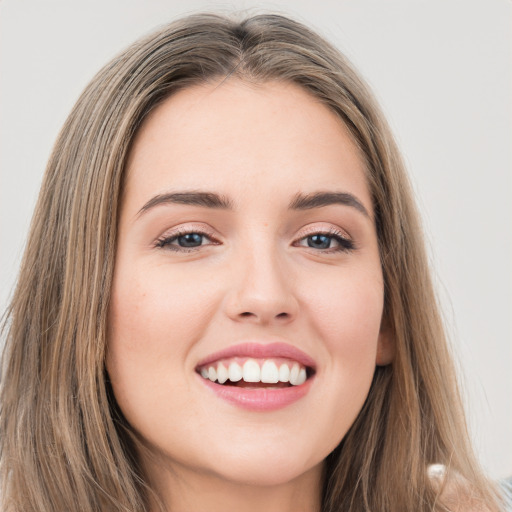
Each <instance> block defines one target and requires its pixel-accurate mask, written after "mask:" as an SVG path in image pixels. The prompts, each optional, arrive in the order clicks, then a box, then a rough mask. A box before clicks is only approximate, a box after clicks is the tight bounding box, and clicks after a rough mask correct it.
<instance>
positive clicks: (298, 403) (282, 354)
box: [106, 80, 391, 484]
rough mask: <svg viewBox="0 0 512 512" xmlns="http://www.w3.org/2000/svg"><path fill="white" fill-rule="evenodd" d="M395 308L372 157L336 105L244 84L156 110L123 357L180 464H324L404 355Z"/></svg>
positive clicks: (138, 159)
mask: <svg viewBox="0 0 512 512" xmlns="http://www.w3.org/2000/svg"><path fill="white" fill-rule="evenodd" d="M382 310H383V279H382V272H381V266H380V261H379V253H378V246H377V238H376V232H375V226H374V221H373V211H372V203H371V199H370V194H369V190H368V187H367V184H366V180H365V169H364V164H363V161H362V159H361V157H360V155H359V153H358V150H357V149H356V147H355V145H354V144H353V143H352V141H351V139H350V137H349V135H348V132H347V130H346V128H345V127H344V125H343V124H342V123H341V122H340V120H339V119H338V118H337V117H336V116H335V115H334V114H333V113H332V112H331V111H329V110H328V109H327V108H326V107H325V106H322V105H321V104H320V103H319V102H318V101H317V100H315V99H314V98H312V97H311V96H310V95H309V94H308V93H306V92H304V91H303V90H301V89H300V88H298V87H297V86H295V85H291V84H283V83H265V84H261V85H257V86H255V85H248V84H245V83H243V82H241V81H236V80H234V81H229V80H228V81H227V82H225V83H223V84H222V85H220V86H215V85H204V86H195V87H192V88H189V89H186V90H183V91H181V92H179V93H177V94H175V95H174V96H172V97H171V98H169V99H168V100H166V101H165V102H164V103H163V104H162V105H160V106H159V107H158V108H157V109H155V110H154V111H153V113H152V114H151V115H150V117H149V118H148V119H147V120H146V121H145V123H144V124H143V126H142V128H141V129H140V131H139V133H138V135H137V137H136V139H135V141H134V145H133V147H132V150H131V153H130V157H129V161H128V164H127V177H126V188H125V191H124V197H123V202H122V207H121V213H120V224H119V238H118V247H117V256H116V262H115V275H114V282H113V289H112V296H111V309H110V317H109V340H108V351H107V361H106V363H107V370H108V373H109V376H110V379H111V382H112V386H113V390H114V394H115V397H116V400H117V402H118V404H119V406H120V408H121V410H122V411H123V413H124V415H125V417H126V419H127V420H128V422H129V423H130V424H131V426H132V427H133V429H134V430H135V431H136V432H137V433H138V435H139V436H140V438H141V439H142V440H143V442H144V444H145V445H146V446H147V447H149V448H150V450H151V452H152V453H153V454H154V455H157V457H156V459H158V461H159V464H161V466H162V467H163V468H166V469H167V470H169V471H172V472H179V471H181V470H183V471H185V470H186V471H191V472H197V473H199V472H206V473H208V474H211V475H215V476H216V477H218V478H221V479H225V480H230V481H233V482H245V483H257V484H272V483H279V482H285V481H291V480H293V479H296V478H299V477H300V476H301V475H303V474H305V473H306V472H308V471H312V470H315V469H320V468H321V466H322V461H323V459H324V458H325V457H326V456H327V455H328V454H329V453H330V452H331V451H332V450H333V449H334V448H335V447H336V445H337V444H338V443H339V442H340V441H341V439H342V438H343V436H344V435H345V434H346V432H347V431H348V429H349V428H350V426H351V425H352V423H353V422H354V420H355V418H356V416H357V414H358V412H359V411H360V409H361V407H362V405H363V403H364V401H365V398H366V396H367V394H368V390H369V387H370V384H371V381H372V376H373V373H374V370H375V366H376V365H378V364H387V363H388V362H389V361H390V358H391V346H390V342H389V341H388V339H387V335H386V332H385V331H384V330H383V329H381V317H382ZM304 379H305V380H304ZM262 381H263V382H262ZM269 461H272V464H269Z"/></svg>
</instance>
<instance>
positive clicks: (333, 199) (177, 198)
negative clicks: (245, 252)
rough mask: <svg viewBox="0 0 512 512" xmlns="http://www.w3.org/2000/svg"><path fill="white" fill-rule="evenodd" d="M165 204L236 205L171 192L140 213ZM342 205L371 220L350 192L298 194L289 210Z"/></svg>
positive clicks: (220, 197) (221, 199)
mask: <svg viewBox="0 0 512 512" xmlns="http://www.w3.org/2000/svg"><path fill="white" fill-rule="evenodd" d="M163 204H183V205H189V206H202V207H204V208H213V209H218V210H233V209H234V204H233V202H232V201H231V199H229V198H228V197H226V196H223V195H219V194H216V193H214V192H203V191H196V190H191V191H189V192H170V193H167V194H159V195H157V196H155V197H153V198H151V199H150V200H149V201H148V202H147V203H146V204H145V205H144V206H143V207H142V208H141V209H140V210H139V212H138V214H137V215H142V214H143V213H145V212H147V211H148V210H150V209H152V208H154V207H155V206H158V205H163ZM335 204H340V205H343V206H350V207H352V208H355V209H356V210H357V211H359V212H361V213H362V214H363V215H365V216H366V217H368V218H370V214H369V213H368V210H367V209H366V208H365V207H364V206H363V204H362V203H361V201H359V199H357V198H356V197H355V196H354V195H352V194H349V193H348V192H314V193H312V194H300V193H298V194H296V195H295V196H294V198H293V199H292V201H291V202H290V204H289V205H288V209H290V210H312V209H314V208H322V207H324V206H331V205H335Z"/></svg>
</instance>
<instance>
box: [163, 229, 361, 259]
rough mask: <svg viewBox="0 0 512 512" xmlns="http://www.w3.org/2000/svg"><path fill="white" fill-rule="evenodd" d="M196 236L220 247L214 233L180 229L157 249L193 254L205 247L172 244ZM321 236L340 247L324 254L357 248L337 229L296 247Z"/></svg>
mask: <svg viewBox="0 0 512 512" xmlns="http://www.w3.org/2000/svg"><path fill="white" fill-rule="evenodd" d="M191 234H196V235H200V236H201V237H206V238H208V239H209V240H210V241H212V242H213V243H212V244H209V245H219V243H220V242H218V241H217V240H216V239H215V237H214V236H213V234H212V233H208V232H206V231H201V230H200V229H190V230H187V229H179V230H178V231H176V232H174V233H173V234H172V235H170V236H164V237H162V238H159V239H158V240H157V241H156V243H155V247H157V248H159V249H167V250H170V251H175V252H181V253H191V252H195V251H198V250H199V249H201V247H204V245H200V246H197V247H181V246H179V245H173V244H172V242H174V241H175V240H177V239H178V238H180V237H182V236H185V235H191ZM316 235H320V236H327V237H330V238H332V239H334V240H335V241H336V242H337V243H338V247H329V248H327V249H318V251H320V252H322V253H323V254H332V253H338V252H350V251H353V250H354V249H355V248H356V247H355V245H354V242H353V241H352V240H350V239H348V238H347V237H346V236H345V235H344V233H343V232H341V231H338V230H337V229H327V230H319V231H312V232H311V233H308V234H307V235H305V236H303V237H302V238H300V239H299V240H298V241H297V242H294V246H295V247H304V246H302V245H296V244H297V243H298V242H301V241H302V240H306V239H308V238H310V237H313V236H316ZM307 248H308V249H313V250H314V251H315V252H316V251H317V249H315V248H314V247H307Z"/></svg>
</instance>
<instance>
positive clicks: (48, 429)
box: [0, 14, 498, 512]
mask: <svg viewBox="0 0 512 512" xmlns="http://www.w3.org/2000/svg"><path fill="white" fill-rule="evenodd" d="M232 76H236V77H237V78H239V79H242V80H248V81H254V82H260V83H261V82H265V81H272V80H279V81H288V82H292V83H295V84H297V85H299V86H300V87H302V88H304V89H305V90H306V91H308V92H309V93H310V94H311V95H313V96H314V97H316V98H317V99H319V100H320V101H322V102H323V103H324V104H325V105H326V106H327V107H328V108H329V109H331V110H332V111H334V112H335V113H336V114H337V115H339V117H340V119H341V121H342V122H343V123H345V125H346V126H347V127H348V129H349V131H350V133H351V136H352V138H353V140H354V141H355V143H356V144H357V145H358V147H359V148H360V151H361V154H362V155H363V157H364V159H365V161H366V169H367V180H368V185H369V188H370V192H371V195H372V199H373V206H374V210H375V219H376V220H375V222H376V228H377V234H378V240H379V247H380V254H381V261H382V269H383V275H384V282H385V311H384V321H385V322H386V323H387V324H388V326H389V328H390V329H391V332H393V335H394V342H395V345H396V355H395V359H394V361H393V363H392V364H391V365H389V366H386V367H379V368H377V369H376V372H375V376H374V380H373V383H372V387H371V390H370V393H369V396H368V398H367V400H366V403H365V405H364V407H363V409H362V410H361V412H360V414H359V416H358V418H357V420H356V422H355V423H354V425H353V426H352V427H351V429H350V431H349V432H348V434H347V435H346V436H345V438H344V439H343V441H342V442H341V444H340V445H339V446H338V447H337V448H336V450H334V452H333V453H331V454H330V455H329V456H328V458H327V461H326V466H325V484H324V493H323V504H322V510H323V511H324V512H334V511H349V510H350V511H354V512H356V511H374V512H377V511H378V512H386V511H388V512H397V511H412V510H414V511H427V510H429V511H431V510H449V509H451V510H458V506H459V505H460V502H459V505H455V506H454V508H451V506H450V505H449V502H450V500H449V499H444V500H443V499H441V500H440V499H439V495H440V493H441V492H442V487H443V485H442V484H439V481H438V480H435V479H432V478H429V476H428V474H427V467H428V465H429V464H431V463H441V464H444V465H446V467H447V472H446V474H447V477H446V478H445V479H444V481H445V482H459V484H460V482H463V483H462V484H460V485H456V486H454V485H453V484H448V486H449V487H450V489H451V491H450V493H451V494H452V495H453V492H452V491H453V489H459V490H460V489H462V491H461V492H462V493H463V494H464V496H466V497H467V496H468V495H469V496H470V497H469V498H468V499H469V500H470V501H469V502H471V503H472V504H473V505H474V504H478V503H481V504H482V503H485V504H486V508H485V509H486V510H490V511H495V510H498V505H497V503H498V499H497V497H496V492H495V490H494V488H493V486H492V485H491V484H490V483H488V482H487V481H486V480H485V478H484V477H483V476H482V474H481V473H480V470H479V469H478V465H477V463H476V461H475V459H474V457H473V455H472V452H471V449H470V446H469V442H468V435H467V431H466V426H465V422H464V416H463V411H462V407H461V400H460V397H459V392H458V390H457V382H456V377H455V373H454V370H453V366H452V362H451V357H450V354H449V350H448V347H447V342H446V339H445V335H444V331H443V325H442V321H441V318H440V315H439V310H438V305H437V302H436V298H435V294H434V291H433V287H432V283H431V278H430V274H429V265H428V261H427V259H426V256H425V250H424V243H423V240H422V234H421V228H420V224H419V221H418V216H417V213H416V209H415V206H414V201H413V198H412V194H411V190H410V187H409V184H408V180H407V176H406V174H405V171H404V167H403V164H402V161H401V158H400V155H399V152H398V150H397V147H396V145H395V142H394V140H393V136H392V135H391V132H390V130H389V128H388V126H387V124H386V122H385V120H384V118H383V117H382V115H381V113H380V110H379V108H378V106H377V105H376V103H375V101H374V99H373V97H372V95H371V93H370V92H369V90H368V88H367V86H366V85H365V84H364V82H363V81H362V80H361V79H360V78H359V76H358V75H357V74H356V73H355V71H354V70H353V69H352V67H351V66H350V64H349V63H348V62H347V61H346V59H345V58H344V57H343V56H342V55H341V54H340V53H339V52H338V51H337V50H336V49H335V48H333V47H332V46H331V45H330V44H329V43H327V42H326V41H324V40H323V39H322V38H321V37H319V36H318V35H317V34H315V33H314V32H312V31H310V30H309V29H308V28H306V27H304V26H303V25H301V24H300V23H297V22H295V21H291V20H289V19H287V18H285V17H282V16H277V15H260V16H254V17H251V18H248V19H246V20H243V21H237V20H235V19H232V18H228V17H222V16H217V15H211V14H210V15H208V14H206V15H195V16H189V17H187V18H184V19H182V20H179V21H176V22H174V23H171V24H170V25H168V26H165V27H164V28H162V29H160V30H159V31H157V32H156V33H154V34H153V35H151V36H149V37H147V38H145V39H143V40H141V41H139V42H136V43H135V44H133V45H132V46H131V47H129V48H128V49H127V50H126V51H125V52H124V53H122V54H121V55H120V56H118V57H117V58H115V59H114V60H113V61H112V62H110V63H109V64H107V66H105V67H104V68H103V69H102V70H101V71H100V72H99V73H98V75H97V76H96V77H95V78H94V79H93V81H92V82H91V83H90V85H89V86H88V87H87V88H86V90H85V91H84V92H83V94H82V96H81V97H80V99H79V100H78V102H77V104H76V105H75V107H74V109H73V111H72V112H71V114H70V116H69V118H68V120H67V121H66V123H65V125H64V127H63V129H62V131H61V134H60V136H59V138H58V140H57V143H56V145H55V148H54V150H53V153H52V155H51V158H50V161H49V163H48V167H47V170H46V174H45V178H44V182H43V185H42V189H41V193H40V196H39V201H38V204H37V207H36V210H35V213H34V217H33V222H32V227H31V231H30V234H29V238H28V243H27V248H26V251H25V255H24V258H23V262H22V265H21V272H20V276H19V280H18V285H17V288H16V290H15V293H14V297H13V300H12V303H11V305H10V308H9V310H8V312H7V316H6V321H5V324H4V332H5V335H6V336H5V338H6V344H5V350H4V355H3V368H2V383H1V394H0V403H1V406H0V407H1V412H0V428H1V438H0V471H1V473H0V474H1V478H2V487H3V489H2V496H1V499H2V501H3V509H2V510H5V511H12V512H14V511H16V512H21V511H23V512H31V511H34V512H35V511H37V512H43V511H44V512H55V511H64V510H66V511H74V510H76V511H78V510H84V511H85V510H86V511H109V512H113V511H119V512H120V511H125V512H127V511H131V512H135V511H143V510H148V506H149V505H148V503H149V499H148V497H149V493H151V490H150V488H149V483H148V482H147V481H146V480H145V475H144V472H143V470H142V469H141V466H140V464H139V461H138V458H137V450H136V449H135V448H134V445H133V441H132V437H131V434H130V427H129V425H127V424H126V422H125V421H124V420H123V417H122V414H121V413H120V412H119V410H118V408H117V405H116V403H115V400H114V399H113V396H112V392H111V390H110V388H109V384H108V378H107V376H106V373H105V369H104V357H105V349H106V332H107V311H108V305H109V294H110V287H111V282H112V274H113V266H114V256H115V247H116V228H117V215H118V206H119V202H120V196H121V194H122V186H123V170H124V167H125V162H126V158H127V154H128V151H129V149H130V143H131V141H132V140H133V137H134V135H135V133H136V131H137V129H138V127H139V126H140V125H141V123H142V121H143V120H144V119H145V117H146V116H147V114H148V112H150V111H151V110H152V109H154V108H155V107H156V106H157V105H158V104H159V103H161V102H162V101H163V99H165V98H167V97H168V96H169V95H171V94H173V92H175V91H177V90H179V89H182V88H184V87H187V86H190V85H193V84H198V83H204V82H208V81H213V80H218V79H222V78H224V79H229V77H232ZM455 494H456V493H455ZM461 499H462V498H461ZM454 501H457V499H455V500H454Z"/></svg>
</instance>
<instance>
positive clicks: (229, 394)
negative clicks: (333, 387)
mask: <svg viewBox="0 0 512 512" xmlns="http://www.w3.org/2000/svg"><path fill="white" fill-rule="evenodd" d="M198 378H200V379H201V381H202V382H203V384H204V385H205V386H206V387H208V388H209V389H211V390H212V391H213V392H214V393H215V394H216V395H217V396H218V397H219V398H222V399H223V400H226V401H227V402H229V403H231V404H233V405H236V406H237V407H240V408H242V409H247V410H250V411H275V410H277V409H282V408H284V407H287V406H288V405H291V404H293V403H294V402H297V401H298V400H300V399H301V398H303V397H304V396H306V394H307V393H308V391H309V389H310V388H311V382H312V381H313V379H314V377H310V378H309V379H308V380H307V381H306V382H304V384H301V385H300V386H290V387H289V388H261V389H248V388H239V387H236V386H223V385H222V384H215V383H214V382H212V381H211V380H207V379H205V378H203V377H201V376H200V375H198Z"/></svg>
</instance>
